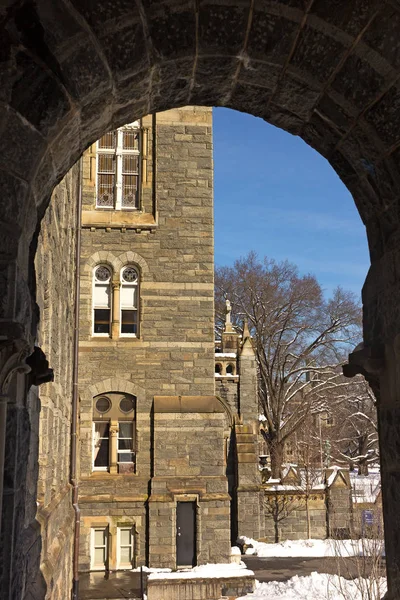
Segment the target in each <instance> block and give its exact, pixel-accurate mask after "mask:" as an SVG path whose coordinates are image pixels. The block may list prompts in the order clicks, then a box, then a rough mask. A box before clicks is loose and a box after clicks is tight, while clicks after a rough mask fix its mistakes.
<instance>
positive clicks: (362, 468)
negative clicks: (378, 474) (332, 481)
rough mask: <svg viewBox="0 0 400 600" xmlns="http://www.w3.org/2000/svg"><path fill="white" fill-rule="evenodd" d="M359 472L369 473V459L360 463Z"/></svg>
mask: <svg viewBox="0 0 400 600" xmlns="http://www.w3.org/2000/svg"><path fill="white" fill-rule="evenodd" d="M358 474H359V475H368V463H367V461H365V462H359V463H358Z"/></svg>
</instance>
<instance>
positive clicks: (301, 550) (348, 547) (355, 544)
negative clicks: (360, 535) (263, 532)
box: [239, 537, 383, 558]
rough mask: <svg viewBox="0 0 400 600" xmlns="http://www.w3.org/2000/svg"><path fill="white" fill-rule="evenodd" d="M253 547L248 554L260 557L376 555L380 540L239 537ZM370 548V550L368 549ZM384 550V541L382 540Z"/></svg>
mask: <svg viewBox="0 0 400 600" xmlns="http://www.w3.org/2000/svg"><path fill="white" fill-rule="evenodd" d="M239 539H240V541H242V542H243V543H244V544H247V545H251V546H252V548H248V549H247V550H246V554H249V555H252V554H254V555H256V556H260V557H263V558H265V557H272V558H274V557H275V558H277V557H279V558H281V557H323V556H344V557H345V556H361V555H363V554H364V555H365V556H367V555H369V554H371V555H376V549H377V547H378V545H379V544H380V541H379V540H366V539H364V540H332V539H328V540H313V539H311V540H286V541H284V542H280V543H278V544H266V543H264V542H257V541H256V540H253V539H252V538H248V537H241V538H239ZM369 548H370V552H369V551H368V549H369ZM382 550H383V542H382Z"/></svg>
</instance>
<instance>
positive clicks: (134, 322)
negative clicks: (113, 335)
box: [120, 266, 139, 337]
mask: <svg viewBox="0 0 400 600" xmlns="http://www.w3.org/2000/svg"><path fill="white" fill-rule="evenodd" d="M138 292H139V273H138V270H137V269H136V268H135V267H133V266H127V267H124V268H123V269H122V271H121V294H120V304H121V318H120V323H121V325H120V327H121V329H120V333H121V335H130V336H136V337H137V335H138V331H139V325H138V324H139V315H138V296H139V293H138Z"/></svg>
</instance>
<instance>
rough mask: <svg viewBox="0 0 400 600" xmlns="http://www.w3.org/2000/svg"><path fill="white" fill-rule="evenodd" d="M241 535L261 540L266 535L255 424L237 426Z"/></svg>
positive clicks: (238, 504)
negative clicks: (261, 501)
mask: <svg viewBox="0 0 400 600" xmlns="http://www.w3.org/2000/svg"><path fill="white" fill-rule="evenodd" d="M235 429H236V449H237V490H236V493H237V521H238V535H240V536H242V535H246V536H249V537H253V538H255V539H258V538H260V537H262V536H263V535H264V516H263V514H262V510H260V508H261V503H260V495H261V496H263V491H262V489H261V474H260V472H259V469H258V439H257V437H258V436H257V433H255V429H254V426H253V425H237V426H236V428H235Z"/></svg>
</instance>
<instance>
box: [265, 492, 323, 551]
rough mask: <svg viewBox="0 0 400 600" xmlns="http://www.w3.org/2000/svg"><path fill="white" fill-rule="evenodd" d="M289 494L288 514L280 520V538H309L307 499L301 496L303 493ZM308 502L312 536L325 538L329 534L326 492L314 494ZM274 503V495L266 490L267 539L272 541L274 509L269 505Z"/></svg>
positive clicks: (273, 538)
mask: <svg viewBox="0 0 400 600" xmlns="http://www.w3.org/2000/svg"><path fill="white" fill-rule="evenodd" d="M287 496H288V501H287V507H288V510H287V516H286V517H285V518H282V520H280V522H279V536H280V540H281V541H283V540H304V539H307V537H308V535H307V511H306V506H305V500H304V498H302V497H301V494H296V493H292V494H291V495H289V494H287ZM268 500H270V504H269V503H268ZM308 502H309V515H310V533H311V535H310V537H312V538H315V539H321V540H324V539H326V537H327V535H328V532H327V512H326V500H325V493H323V494H321V493H315V494H312V496H311V498H310V499H309V501H308ZM273 503H274V496H273V495H270V496H269V498H268V496H267V492H266V496H265V500H264V511H265V541H267V542H271V543H273V542H275V527H274V518H273V516H272V510H271V509H268V507H269V506H272V507H273ZM280 517H281V515H280ZM280 517H279V518H280Z"/></svg>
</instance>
